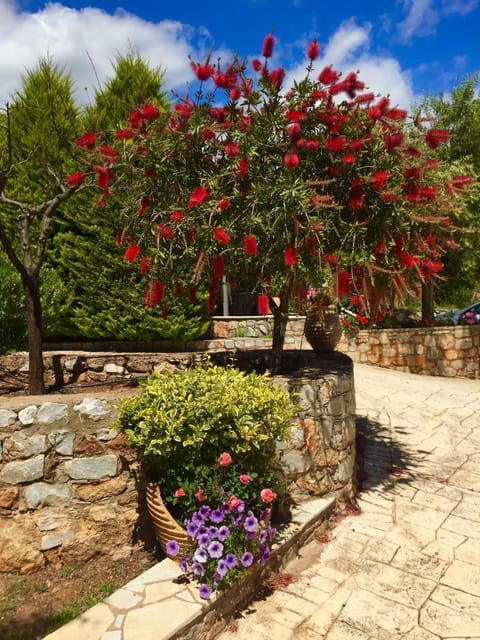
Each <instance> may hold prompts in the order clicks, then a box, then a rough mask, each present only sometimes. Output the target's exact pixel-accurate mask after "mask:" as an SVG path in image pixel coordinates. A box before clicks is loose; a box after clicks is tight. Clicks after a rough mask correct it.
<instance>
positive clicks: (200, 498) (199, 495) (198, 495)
mask: <svg viewBox="0 0 480 640" xmlns="http://www.w3.org/2000/svg"><path fill="white" fill-rule="evenodd" d="M195 497H196V499H197V500H198V501H199V502H203V501H204V500H206V499H207V496H206V495H205V493H204V491H203V489H199V490H198V491H197V493H196V494H195Z"/></svg>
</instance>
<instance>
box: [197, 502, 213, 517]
mask: <svg viewBox="0 0 480 640" xmlns="http://www.w3.org/2000/svg"><path fill="white" fill-rule="evenodd" d="M211 511H212V510H211V508H210V507H209V506H208V504H204V505H202V506H201V507H200V509H199V510H198V513H199V514H200V515H201V516H203V517H204V518H208V516H209V515H210V512H211Z"/></svg>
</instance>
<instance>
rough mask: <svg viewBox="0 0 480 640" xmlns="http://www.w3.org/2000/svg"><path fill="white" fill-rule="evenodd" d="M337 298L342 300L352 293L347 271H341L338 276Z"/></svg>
mask: <svg viewBox="0 0 480 640" xmlns="http://www.w3.org/2000/svg"><path fill="white" fill-rule="evenodd" d="M337 283H338V296H339V297H340V298H344V297H345V296H349V295H350V294H351V293H352V284H351V282H350V274H349V273H348V271H342V272H340V273H339V274H338V278H337Z"/></svg>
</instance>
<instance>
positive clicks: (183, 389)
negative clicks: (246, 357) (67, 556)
mask: <svg viewBox="0 0 480 640" xmlns="http://www.w3.org/2000/svg"><path fill="white" fill-rule="evenodd" d="M294 411H295V410H294V406H293V404H292V401H291V399H290V396H289V394H288V392H287V391H284V390H282V389H280V388H279V387H278V386H276V385H275V384H274V382H273V381H272V379H271V378H270V377H269V376H268V375H259V374H255V373H250V374H245V373H243V372H241V371H239V370H237V369H235V368H233V367H228V368H223V367H219V366H213V365H210V364H208V363H205V364H204V365H198V366H196V367H194V368H193V369H185V370H182V371H181V372H179V373H156V374H153V375H151V376H150V377H149V378H148V380H147V381H146V383H145V384H144V386H143V387H142V389H141V391H140V392H139V393H138V394H137V395H136V396H134V397H131V398H127V399H125V400H124V401H123V402H122V403H121V405H120V410H119V417H118V427H119V429H120V430H121V431H122V432H123V433H124V434H125V437H126V439H127V441H128V442H129V443H130V444H131V445H132V446H133V447H134V448H135V449H136V450H137V451H138V452H139V454H140V456H141V457H142V458H144V459H145V460H147V461H148V462H149V463H150V465H151V469H152V471H153V472H154V473H155V475H156V477H157V479H158V480H159V481H160V482H161V483H162V487H163V486H165V487H166V492H165V493H166V494H173V493H174V491H175V490H176V489H177V488H178V486H177V483H178V478H179V477H181V478H182V479H183V480H184V481H186V482H189V481H198V473H199V470H201V469H202V468H205V467H207V468H209V469H212V470H213V469H215V468H216V467H217V463H218V458H219V456H220V454H221V453H222V452H229V453H230V454H231V456H232V458H233V459H234V461H235V462H236V463H238V465H241V466H242V467H243V469H250V470H254V471H256V472H259V473H260V471H261V470H265V469H267V468H271V465H272V461H273V459H274V456H275V442H276V441H277V440H281V439H283V438H284V437H285V435H286V433H287V429H288V427H289V425H290V422H291V419H292V416H293V415H294ZM244 472H245V473H247V471H244Z"/></svg>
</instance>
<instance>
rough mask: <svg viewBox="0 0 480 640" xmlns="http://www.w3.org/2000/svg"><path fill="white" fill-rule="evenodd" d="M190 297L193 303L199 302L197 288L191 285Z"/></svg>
mask: <svg viewBox="0 0 480 640" xmlns="http://www.w3.org/2000/svg"><path fill="white" fill-rule="evenodd" d="M188 299H189V301H190V303H191V304H197V288H196V287H190V289H189V290H188Z"/></svg>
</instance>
